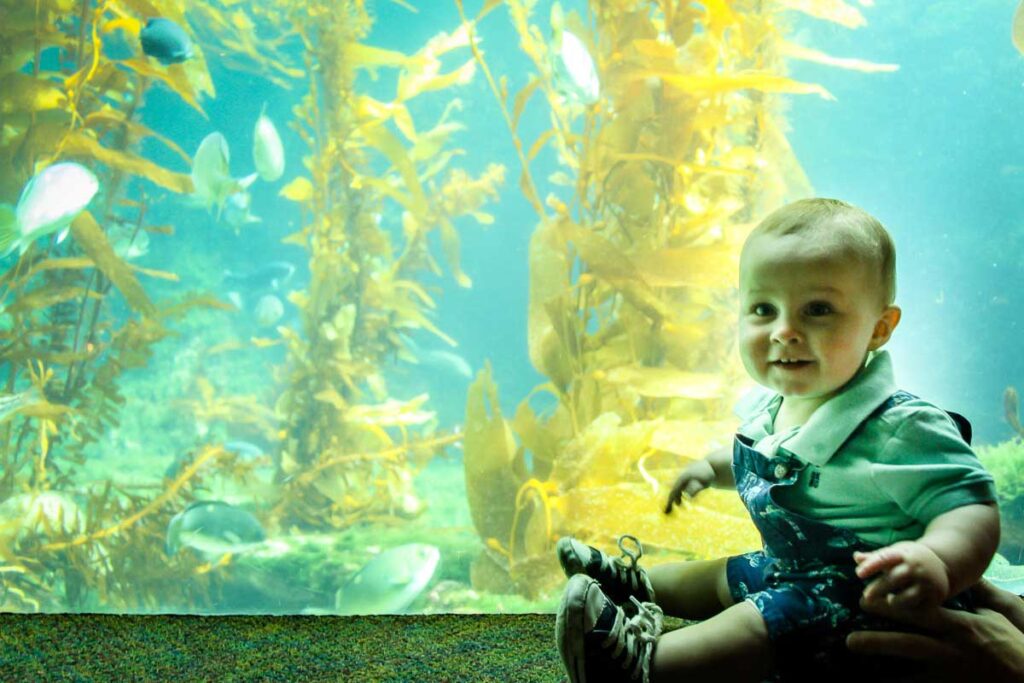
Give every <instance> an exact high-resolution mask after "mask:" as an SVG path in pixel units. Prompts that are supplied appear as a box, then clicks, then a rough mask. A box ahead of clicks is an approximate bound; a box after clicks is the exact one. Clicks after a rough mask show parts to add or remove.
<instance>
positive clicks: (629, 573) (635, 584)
mask: <svg viewBox="0 0 1024 683" xmlns="http://www.w3.org/2000/svg"><path fill="white" fill-rule="evenodd" d="M625 540H630V541H632V542H633V543H634V544H636V551H631V550H630V549H629V548H627V547H626V546H625V545H623V541H625ZM618 544H619V550H621V551H622V557H618V558H614V559H612V561H611V567H610V569H611V570H612V573H613V574H615V575H616V576H618V577H619V578H620V579H621V580H622V581H624V582H626V583H628V584H629V585H630V586H631V587H632V588H633V590H638V589H639V588H640V571H641V569H640V568H639V567H637V565H636V563H637V562H638V561H639V560H640V558H641V557H643V554H644V547H643V545H641V544H640V540H639V539H638V538H637V537H636V536H630V535H628V534H624V535H622V536H619V540H618ZM627 558H628V559H629V564H628V565H627V564H626V559H627Z"/></svg>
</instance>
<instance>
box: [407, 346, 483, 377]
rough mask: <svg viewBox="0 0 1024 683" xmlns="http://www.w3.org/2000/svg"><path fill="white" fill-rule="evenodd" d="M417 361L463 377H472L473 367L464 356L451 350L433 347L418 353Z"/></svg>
mask: <svg viewBox="0 0 1024 683" xmlns="http://www.w3.org/2000/svg"><path fill="white" fill-rule="evenodd" d="M419 361H420V362H421V363H423V364H424V365H428V366H432V367H435V368H438V369H442V370H445V371H447V372H449V373H451V374H453V375H456V376H457V377H462V378H463V379H473V368H472V367H471V366H470V364H469V363H468V362H467V361H466V359H465V358H463V357H462V356H460V355H459V354H457V353H452V352H451V351H444V350H440V349H434V350H431V351H423V352H421V353H420V354H419Z"/></svg>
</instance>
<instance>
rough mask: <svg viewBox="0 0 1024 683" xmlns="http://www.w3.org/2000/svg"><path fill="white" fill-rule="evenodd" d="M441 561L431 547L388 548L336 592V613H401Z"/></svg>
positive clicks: (411, 545) (424, 545)
mask: <svg viewBox="0 0 1024 683" xmlns="http://www.w3.org/2000/svg"><path fill="white" fill-rule="evenodd" d="M440 561H441V551H440V550H439V549H438V548H437V547H436V546H432V545H426V544H423V543H409V544H407V545H400V546H398V547H395V548H390V549H388V550H385V551H384V552H382V553H380V554H379V555H377V556H376V557H374V558H373V559H372V560H370V561H369V562H367V563H366V565H365V566H363V568H362V569H360V570H359V571H358V572H357V573H356V575H355V576H353V577H352V578H351V579H350V580H349V581H348V583H346V584H345V585H344V586H343V587H342V588H340V589H338V592H337V594H336V595H335V599H334V609H335V612H336V613H337V614H345V615H351V614H401V613H402V612H404V611H405V610H406V609H408V608H409V605H411V604H412V603H413V601H414V600H416V598H417V597H418V596H419V595H420V593H422V592H423V589H424V588H426V587H427V584H428V583H430V580H431V579H432V578H434V572H435V571H436V570H437V566H438V564H439V563H440Z"/></svg>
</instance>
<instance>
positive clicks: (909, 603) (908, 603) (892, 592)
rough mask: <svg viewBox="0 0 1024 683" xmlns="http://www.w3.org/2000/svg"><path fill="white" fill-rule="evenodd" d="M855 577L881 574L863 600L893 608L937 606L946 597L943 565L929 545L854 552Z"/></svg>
mask: <svg viewBox="0 0 1024 683" xmlns="http://www.w3.org/2000/svg"><path fill="white" fill-rule="evenodd" d="M853 559H854V561H856V562H857V576H858V577H860V578H862V579H866V578H868V577H871V576H874V575H876V574H879V573H881V575H880V576H879V577H878V578H877V579H875V580H874V581H872V582H871V583H869V584H868V586H867V588H865V589H864V596H863V598H864V600H866V601H868V602H875V601H880V600H883V599H884V600H885V601H886V602H887V603H888V604H890V605H892V606H894V607H924V606H937V605H940V604H942V602H943V601H944V600H945V599H946V598H947V597H948V594H949V575H948V573H947V571H946V565H945V563H944V562H943V561H942V559H941V558H939V556H938V555H936V554H935V551H933V550H932V549H931V548H929V547H928V546H926V545H924V544H923V543H918V542H916V541H900V542H899V543H894V544H893V545H890V546H886V547H885V548H879V549H878V550H875V551H872V552H870V553H862V552H855V553H854V554H853Z"/></svg>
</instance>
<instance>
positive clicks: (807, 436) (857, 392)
mask: <svg viewBox="0 0 1024 683" xmlns="http://www.w3.org/2000/svg"><path fill="white" fill-rule="evenodd" d="M895 391H896V383H895V380H894V378H893V371H892V359H891V358H890V356H889V352H888V351H878V352H875V353H874V354H872V356H871V357H870V358H869V359H868V362H867V363H866V364H865V366H864V367H863V368H861V369H860V370H859V371H858V372H857V374H856V375H854V377H853V379H851V380H850V381H849V382H848V383H847V385H846V386H845V387H844V388H843V390H842V391H840V392H839V393H838V394H836V395H835V396H833V397H832V398H830V399H829V400H828V401H826V402H825V403H823V404H822V405H820V406H818V409H817V410H815V411H814V413H813V414H812V415H811V417H810V419H808V420H807V422H806V423H805V424H804V425H803V426H802V427H800V429H799V430H798V431H797V432H796V434H795V435H794V436H792V437H790V438H789V439H787V440H786V442H785V450H787V451H789V452H790V453H793V454H794V455H796V456H797V457H799V458H800V459H802V460H805V461H807V462H809V463H811V464H812V465H817V466H818V467H821V466H822V465H824V464H825V463H827V462H828V461H829V460H830V459H831V458H832V456H833V455H835V453H836V451H838V450H839V447H840V446H842V445H843V444H844V443H845V442H846V440H847V439H848V438H849V437H850V435H851V434H853V432H854V431H855V430H856V429H857V427H859V426H860V424H861V423H862V422H863V421H864V420H865V419H867V417H868V416H869V415H871V413H873V412H874V410H875V408H877V407H878V406H880V405H881V404H882V403H884V402H885V400H886V399H887V398H889V396H891V395H892V394H893V392H895ZM781 404H782V396H780V395H779V394H770V395H768V396H766V397H765V398H764V399H763V400H762V401H759V402H758V410H757V411H756V413H755V414H752V415H750V418H751V420H750V421H749V422H747V423H746V424H744V426H743V427H741V428H740V433H742V434H744V435H745V436H749V437H751V438H755V439H756V438H759V437H760V436H763V435H764V433H765V432H766V431H767V427H768V426H769V425H770V424H771V421H772V420H773V419H774V416H775V414H776V413H777V412H778V410H779V406H780V405H781Z"/></svg>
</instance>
